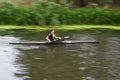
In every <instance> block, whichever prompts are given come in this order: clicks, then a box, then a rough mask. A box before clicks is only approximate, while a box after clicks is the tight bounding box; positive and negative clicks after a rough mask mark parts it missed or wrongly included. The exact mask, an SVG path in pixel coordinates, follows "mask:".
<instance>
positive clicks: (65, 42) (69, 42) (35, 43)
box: [9, 40, 99, 45]
mask: <svg viewBox="0 0 120 80" xmlns="http://www.w3.org/2000/svg"><path fill="white" fill-rule="evenodd" d="M80 43H99V41H77V40H72V41H68V40H67V41H55V42H51V43H50V42H47V41H39V42H36V41H35V42H11V43H9V44H22V45H23V44H25V45H51V44H80Z"/></svg>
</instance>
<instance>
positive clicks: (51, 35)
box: [48, 33, 54, 41]
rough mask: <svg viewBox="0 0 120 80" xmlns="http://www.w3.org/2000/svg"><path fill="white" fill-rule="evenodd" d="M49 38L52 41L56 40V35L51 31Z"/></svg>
mask: <svg viewBox="0 0 120 80" xmlns="http://www.w3.org/2000/svg"><path fill="white" fill-rule="evenodd" d="M48 38H49V39H50V40H51V41H54V36H53V34H51V33H50V34H49V35H48Z"/></svg>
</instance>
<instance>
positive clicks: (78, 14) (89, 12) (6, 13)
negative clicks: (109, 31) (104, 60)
mask: <svg viewBox="0 0 120 80" xmlns="http://www.w3.org/2000/svg"><path fill="white" fill-rule="evenodd" d="M119 21H120V11H117V10H110V9H108V8H99V7H98V6H97V5H96V4H93V3H92V4H90V5H88V6H87V7H85V8H79V9H70V8H68V7H62V6H61V5H59V4H56V3H54V2H45V1H44V2H38V3H33V4H32V5H31V6H29V7H19V6H16V5H13V4H11V3H0V24H2V25H3V24H4V25H9V24H13V25H61V24H63V25H67V24H109V25H110V24H111V25H116V24H117V25H120V23H119Z"/></svg>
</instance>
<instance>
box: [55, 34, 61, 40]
mask: <svg viewBox="0 0 120 80" xmlns="http://www.w3.org/2000/svg"><path fill="white" fill-rule="evenodd" d="M53 36H54V37H55V38H58V39H61V37H58V36H56V35H55V34H53Z"/></svg>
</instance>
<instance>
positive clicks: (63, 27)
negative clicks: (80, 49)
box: [0, 25, 120, 30]
mask: <svg viewBox="0 0 120 80" xmlns="http://www.w3.org/2000/svg"><path fill="white" fill-rule="evenodd" d="M51 28H54V29H56V30H82V29H114V30H120V26H113V25H60V26H12V25H0V29H37V30H48V29H51Z"/></svg>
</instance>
